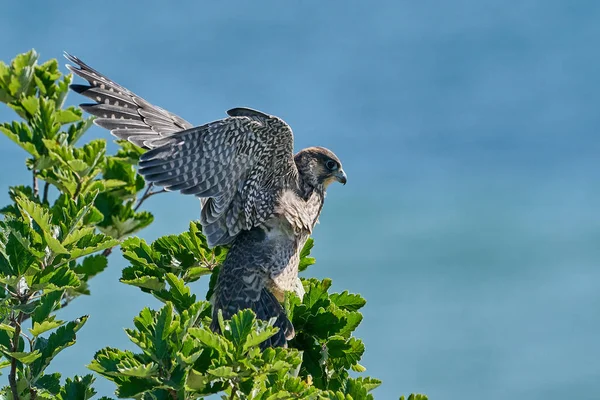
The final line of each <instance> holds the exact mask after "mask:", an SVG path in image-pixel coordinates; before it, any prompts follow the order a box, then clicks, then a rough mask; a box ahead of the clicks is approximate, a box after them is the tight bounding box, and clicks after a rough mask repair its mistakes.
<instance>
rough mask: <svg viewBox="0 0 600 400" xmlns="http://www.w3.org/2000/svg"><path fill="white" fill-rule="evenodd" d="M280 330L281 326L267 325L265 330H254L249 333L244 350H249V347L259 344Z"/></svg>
mask: <svg viewBox="0 0 600 400" xmlns="http://www.w3.org/2000/svg"><path fill="white" fill-rule="evenodd" d="M278 331H279V328H277V327H274V326H266V327H265V328H264V329H263V330H259V331H256V330H253V331H252V332H250V334H249V335H248V338H247V339H246V342H245V343H244V351H247V350H248V349H249V348H251V347H253V346H257V345H259V344H261V343H262V342H264V341H265V340H267V339H268V338H270V337H272V336H273V335H275V334H276V333H277V332H278Z"/></svg>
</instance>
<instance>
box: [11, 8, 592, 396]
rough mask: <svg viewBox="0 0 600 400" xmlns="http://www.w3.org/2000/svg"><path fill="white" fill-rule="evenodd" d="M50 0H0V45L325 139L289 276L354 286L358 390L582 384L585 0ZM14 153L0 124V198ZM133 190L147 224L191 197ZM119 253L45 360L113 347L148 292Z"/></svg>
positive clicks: (588, 272)
mask: <svg viewBox="0 0 600 400" xmlns="http://www.w3.org/2000/svg"><path fill="white" fill-rule="evenodd" d="M60 4H61V5H60V6H59V5H58V3H47V2H42V1H36V2H10V3H9V4H5V5H3V12H2V15H0V22H1V23H0V43H1V46H0V56H1V59H2V60H4V61H8V60H10V59H11V58H12V57H14V55H16V54H17V53H20V52H23V51H26V50H28V49H30V48H35V49H36V50H38V52H40V53H41V57H42V59H43V60H45V59H48V58H60V57H61V54H62V51H63V50H66V51H68V52H70V53H71V54H74V55H76V56H78V57H80V58H82V59H83V60H84V61H85V62H87V63H89V64H90V65H92V66H93V67H94V68H96V69H98V70H100V71H101V72H103V73H104V74H106V75H107V76H109V77H110V78H112V79H113V80H116V81H117V82H119V83H121V84H123V85H124V86H126V87H128V88H129V89H131V90H133V91H134V92H136V93H138V94H139V95H141V96H143V97H145V98H146V99H147V100H149V101H151V102H153V103H155V104H158V105H160V106H162V107H164V108H167V109H169V110H170V111H173V112H175V113H177V114H179V115H181V116H182V117H184V118H185V119H187V120H189V121H191V122H193V123H197V124H200V123H203V122H206V121H211V120H214V119H218V118H221V117H222V116H223V115H224V112H225V110H227V109H229V108H232V107H235V106H249V107H253V108H257V109H260V110H263V111H265V112H268V113H272V114H276V115H278V116H280V117H282V118H284V119H285V120H286V121H287V122H288V123H289V124H290V125H291V126H292V128H293V129H294V132H295V140H296V149H301V148H303V147H307V146H312V145H320V146H326V147H329V148H331V149H332V150H334V151H335V152H336V154H337V155H338V156H339V157H340V158H341V160H342V162H343V164H344V169H345V170H346V172H347V173H348V184H347V185H346V186H344V187H342V186H340V185H338V186H334V187H331V188H330V190H329V194H328V197H327V201H326V204H325V208H324V212H323V215H322V217H321V224H320V225H319V226H318V227H317V228H316V231H315V240H316V247H315V256H316V257H317V260H318V263H317V265H316V266H314V267H312V268H311V269H310V270H309V271H308V276H317V277H325V276H327V277H331V278H332V279H333V281H334V288H335V289H336V290H338V291H341V290H346V289H347V290H350V291H352V292H360V293H361V294H363V295H364V296H365V297H366V298H367V300H368V305H367V307H366V308H365V319H364V321H363V324H362V326H361V327H360V329H359V331H358V336H360V337H361V338H363V339H364V340H365V343H366V345H367V353H366V356H365V358H364V359H363V364H364V365H365V366H366V367H367V369H368V370H367V372H368V373H369V374H371V375H372V376H375V377H378V378H381V379H383V380H384V384H383V386H382V387H381V388H379V389H378V390H377V392H376V398H382V399H387V398H396V397H398V396H399V395H400V394H402V393H408V392H411V391H420V392H425V393H427V394H429V395H430V396H431V397H433V398H441V399H459V398H460V399H465V400H468V399H479V398H484V399H490V400H494V399H501V398H506V397H509V398H515V397H517V396H527V397H528V398H531V399H547V398H567V397H577V398H579V399H597V398H599V397H600V383H599V382H600V380H599V379H598V378H599V374H600V372H599V371H600V361H598V360H599V358H598V354H600V345H599V344H598V340H597V338H598V335H599V334H600V322H598V318H597V310H598V307H599V306H600V291H599V290H598V286H599V284H600V270H599V268H598V267H599V261H600V250H599V249H600V246H598V242H599V240H600V213H599V212H598V203H599V200H598V199H599V195H600V189H599V185H598V166H599V163H598V153H599V151H600V141H599V140H598V127H600V113H598V108H599V106H600V91H599V90H598V88H599V87H600V79H599V78H598V70H599V69H600V59H599V56H598V54H597V44H598V40H599V39H600V25H599V24H598V23H597V21H598V20H599V18H600V3H597V2H593V1H585V0H582V1H578V2H569V1H566V0H565V1H556V0H555V1H552V0H547V1H541V0H526V1H521V2H518V3H514V2H513V3H511V4H508V3H506V2H502V1H499V0H479V1H477V0H456V1H453V2H439V1H438V2H435V1H420V2H415V1H379V2H358V1H345V2H341V1H330V2H310V1H296V2H280V1H279V2H278V1H255V2H249V1H230V2H208V1H206V2H191V1H190V2H183V1H182V2H177V3H171V4H168V3H167V2H159V1H147V2H144V3H141V2H105V3H103V4H99V3H93V2H81V1H63V2H61V3H60ZM61 64H64V62H63V61H62V59H61ZM63 70H64V69H63ZM82 100H83V99H82V98H78V97H77V95H75V94H73V95H72V96H70V98H69V102H70V103H72V104H77V103H79V102H81V101H82ZM12 118H13V116H12V114H11V113H10V112H9V111H7V110H6V109H0V120H2V121H6V120H11V119H12ZM98 137H104V138H109V135H108V134H107V132H105V131H103V130H101V129H100V128H97V127H96V128H93V129H92V130H90V131H89V134H88V135H87V138H88V139H92V138H98ZM112 148H113V149H114V147H112ZM24 157H25V156H24V154H23V153H22V152H21V151H20V150H18V149H17V148H15V146H14V145H13V144H12V143H11V142H10V141H8V140H7V139H5V138H0V158H1V159H2V164H1V165H2V167H3V168H0V200H2V203H6V202H7V201H8V197H7V196H6V192H7V188H8V186H11V185H15V184H20V183H22V182H28V181H29V174H28V173H27V172H26V171H25V169H24V167H23V168H21V169H15V165H23V164H22V162H23V160H24ZM147 209H148V210H150V211H152V212H153V213H154V214H155V222H154V224H153V225H152V226H151V227H150V228H148V229H147V230H145V231H144V232H143V235H142V236H143V237H145V238H147V239H149V240H151V239H154V238H156V237H158V236H161V235H164V234H168V233H178V232H181V231H183V230H185V229H186V227H187V225H188V223H189V221H190V220H192V219H196V218H198V216H199V206H198V201H197V200H196V199H194V198H191V197H185V196H181V195H178V194H175V193H171V194H166V195H161V196H157V197H155V198H152V199H151V200H150V201H148V203H147ZM125 266H126V263H125V261H124V260H123V259H122V258H121V257H120V255H119V253H118V252H116V253H115V254H114V255H113V256H111V259H110V265H109V269H108V270H107V271H106V272H105V273H104V274H103V275H102V276H100V277H98V278H96V279H95V280H94V281H93V283H92V287H91V289H92V293H93V295H92V296H90V297H88V298H83V299H78V300H77V302H76V303H74V304H72V305H70V306H69V307H68V308H67V309H65V310H64V311H63V314H61V317H63V318H76V317H78V316H80V315H82V314H87V313H89V314H90V315H91V317H90V320H89V322H88V324H87V325H86V326H85V328H84V329H83V330H82V331H80V334H79V335H78V344H77V345H76V346H75V347H73V348H71V349H69V350H67V351H65V353H64V354H62V355H61V356H60V357H59V358H58V359H57V362H56V364H55V365H54V368H56V369H57V370H59V371H61V372H64V373H65V374H66V375H73V374H75V373H78V374H82V373H85V372H86V370H85V368H84V367H83V366H84V365H85V364H86V363H88V362H89V360H91V358H92V356H93V354H94V352H95V351H96V350H98V349H100V348H101V347H104V346H107V345H110V346H116V347H121V348H123V347H128V346H129V344H128V343H127V339H126V337H125V334H124V332H123V328H125V327H128V326H131V324H132V318H133V316H134V315H136V314H137V312H138V311H139V310H140V309H141V308H142V307H143V306H145V305H155V304H156V303H154V302H153V301H152V300H151V299H150V298H149V297H148V296H147V295H146V296H145V295H142V294H141V293H139V292H138V291H137V290H135V289H134V288H131V287H126V286H125V285H122V284H119V283H118V278H119V276H120V270H121V269H122V268H123V267H125ZM194 289H195V290H197V292H198V293H200V294H202V293H203V291H204V290H205V285H204V284H198V285H197V286H196V287H195V288H194ZM96 386H97V388H98V390H99V392H100V393H101V394H103V395H108V394H110V393H111V391H112V386H111V385H110V383H107V382H106V381H103V380H101V378H99V380H98V382H97V385H96Z"/></svg>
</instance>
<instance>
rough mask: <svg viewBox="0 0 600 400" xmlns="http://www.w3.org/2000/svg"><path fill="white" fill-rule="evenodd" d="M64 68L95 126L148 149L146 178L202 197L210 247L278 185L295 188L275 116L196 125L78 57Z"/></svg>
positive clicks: (256, 217)
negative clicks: (76, 81)
mask: <svg viewBox="0 0 600 400" xmlns="http://www.w3.org/2000/svg"><path fill="white" fill-rule="evenodd" d="M66 57H67V58H68V59H69V61H71V62H73V63H74V64H75V65H76V67H73V66H68V68H69V69H70V70H71V71H72V72H73V73H75V74H76V75H79V76H80V77H82V78H84V79H85V80H87V81H88V83H89V86H86V85H71V88H72V89H73V90H74V91H76V92H77V93H80V94H82V95H84V96H86V97H88V98H90V99H92V100H93V101H95V103H90V104H83V105H82V106H81V107H82V108H83V109H84V110H85V111H87V112H88V113H90V114H92V115H95V116H97V117H98V118H97V119H96V120H95V122H96V124H97V125H99V126H101V127H104V128H106V129H108V130H110V131H111V133H112V134H113V135H115V136H116V137H118V138H121V139H126V140H128V141H130V142H132V143H134V144H136V145H138V146H140V147H143V148H146V149H149V150H148V151H147V152H146V153H144V154H143V155H142V156H141V158H140V164H139V166H140V168H139V172H140V174H142V175H143V176H144V178H145V179H146V180H147V181H148V182H153V183H154V184H155V185H157V186H163V187H165V188H166V189H168V190H179V191H181V193H183V194H191V195H195V196H197V197H199V198H201V200H202V213H201V217H200V222H201V223H202V226H203V232H204V234H205V235H206V237H207V241H208V244H209V245H210V246H216V245H221V244H227V243H230V242H231V241H232V240H233V239H234V238H235V237H236V236H237V235H238V234H239V233H240V232H241V231H242V230H249V229H252V228H253V227H255V226H258V225H260V224H261V223H263V222H264V221H265V220H266V219H268V218H269V217H270V216H271V215H272V214H273V212H274V211H275V206H276V202H277V199H278V195H279V193H280V192H281V190H282V189H284V188H289V187H294V188H295V187H297V184H298V183H297V179H298V170H297V169H296V164H295V163H294V155H293V141H294V138H293V134H292V130H291V128H290V127H289V126H288V125H287V124H286V123H285V122H284V121H283V120H281V119H280V118H277V117H275V116H271V115H268V114H265V113H263V112H261V111H257V110H251V109H248V108H234V109H231V110H229V111H228V112H227V113H228V115H229V116H228V117H226V118H224V119H221V120H218V121H214V122H211V123H208V124H205V125H202V126H199V127H192V125H191V124H190V123H189V122H187V121H185V120H183V119H182V118H180V117H178V116H176V115H175V114H172V113H170V112H168V111H166V110H164V109H162V108H160V107H157V106H154V105H152V104H150V103H148V102H147V101H146V100H144V99H142V98H141V97H139V96H137V95H135V94H134V93H132V92H131V91H129V90H127V89H125V88H124V87H122V86H120V85H119V84H117V83H115V82H113V81H111V80H110V79H108V78H107V77H105V76H104V75H102V74H100V73H99V72H98V71H96V70H94V69H93V68H91V67H90V66H88V65H87V64H85V63H84V62H82V61H81V60H79V59H78V58H76V57H73V56H70V55H66Z"/></svg>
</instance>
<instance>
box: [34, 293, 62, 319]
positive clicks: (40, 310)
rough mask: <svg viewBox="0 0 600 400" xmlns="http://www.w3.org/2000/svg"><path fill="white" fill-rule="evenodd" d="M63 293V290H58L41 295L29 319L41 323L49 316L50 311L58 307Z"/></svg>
mask: <svg viewBox="0 0 600 400" xmlns="http://www.w3.org/2000/svg"><path fill="white" fill-rule="evenodd" d="M63 293H64V291H61V290H58V291H54V292H49V293H44V294H43V295H42V297H41V299H40V302H39V305H38V306H37V307H36V308H35V311H34V312H33V314H32V315H31V320H32V321H33V323H34V324H36V323H38V324H41V323H43V322H44V321H45V320H46V319H47V318H48V317H49V315H50V313H52V312H53V311H55V310H57V309H58V308H60V299H61V298H62V295H63Z"/></svg>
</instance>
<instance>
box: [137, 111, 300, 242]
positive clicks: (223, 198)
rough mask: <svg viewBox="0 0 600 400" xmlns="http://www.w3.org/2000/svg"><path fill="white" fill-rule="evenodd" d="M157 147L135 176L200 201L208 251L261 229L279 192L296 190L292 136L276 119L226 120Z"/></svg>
mask: <svg viewBox="0 0 600 400" xmlns="http://www.w3.org/2000/svg"><path fill="white" fill-rule="evenodd" d="M238 110H239V109H238ZM245 111H246V112H247V113H248V114H255V113H258V112H257V111H253V110H245ZM261 114H262V113H261ZM160 142H161V144H162V145H161V146H160V147H158V148H155V149H152V150H150V151H148V152H147V153H145V154H143V155H142V157H141V159H140V173H141V174H142V175H144V177H145V178H146V179H147V180H148V181H150V182H153V183H154V184H156V185H158V186H164V187H166V188H167V189H169V190H180V191H181V193H183V194H193V195H195V196H197V197H200V198H203V199H204V200H203V202H202V215H201V218H200V222H201V223H202V226H203V228H204V234H205V235H206V237H207V240H208V243H209V245H211V246H214V245H219V244H227V243H230V242H231V241H232V240H233V239H234V238H235V236H236V235H237V234H238V233H239V232H240V231H242V230H249V229H251V228H252V227H255V226H258V225H260V224H261V223H263V222H264V221H265V220H267V219H268V218H269V217H270V216H271V215H272V214H273V211H274V209H275V205H276V202H277V199H278V196H279V195H280V192H281V190H282V189H284V188H287V187H291V188H293V187H296V185H297V176H298V171H297V169H296V164H295V163H294V159H293V136H292V131H291V130H290V129H289V127H288V126H287V124H285V122H283V121H282V120H280V119H279V118H276V117H270V116H266V115H264V118H263V121H262V122H259V121H258V120H257V119H256V118H253V117H252V115H251V116H234V117H228V118H224V119H222V120H219V121H215V122H211V123H209V124H206V125H203V126H200V127H197V128H192V129H189V130H187V131H183V132H180V133H177V134H175V135H173V136H170V137H168V138H164V139H161V140H160Z"/></svg>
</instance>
